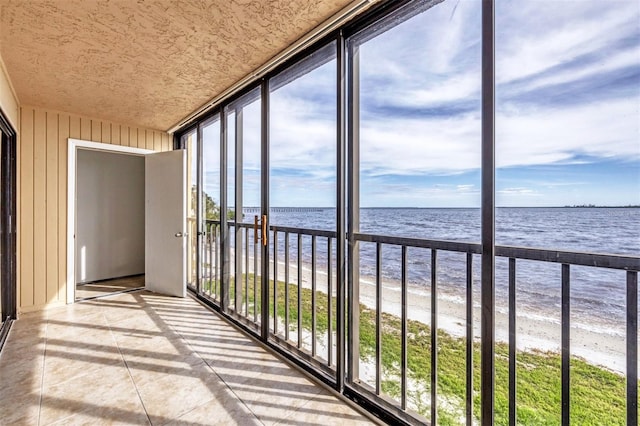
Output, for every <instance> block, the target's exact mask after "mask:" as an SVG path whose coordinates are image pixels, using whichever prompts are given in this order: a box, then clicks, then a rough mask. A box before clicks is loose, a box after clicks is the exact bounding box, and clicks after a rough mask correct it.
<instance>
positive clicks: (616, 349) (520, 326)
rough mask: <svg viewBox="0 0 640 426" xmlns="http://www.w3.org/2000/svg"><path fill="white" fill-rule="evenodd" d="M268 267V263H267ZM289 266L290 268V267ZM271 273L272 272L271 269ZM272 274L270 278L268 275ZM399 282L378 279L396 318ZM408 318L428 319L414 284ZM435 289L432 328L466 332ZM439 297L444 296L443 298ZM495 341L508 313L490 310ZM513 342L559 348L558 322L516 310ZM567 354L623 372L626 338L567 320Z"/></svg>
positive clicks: (307, 274)
mask: <svg viewBox="0 0 640 426" xmlns="http://www.w3.org/2000/svg"><path fill="white" fill-rule="evenodd" d="M297 269H298V267H297V265H296V264H293V263H292V264H291V265H290V272H289V284H297ZM270 270H271V271H273V262H271V263H270ZM294 271H295V272H294ZM271 274H272V273H271ZM316 274H317V275H316V291H323V292H325V293H326V291H327V278H326V277H327V272H326V271H325V270H323V269H322V268H319V267H318V268H316ZM272 278H273V277H272ZM371 278H372V277H360V297H359V301H360V303H361V304H363V305H365V306H366V307H367V308H369V309H373V310H375V309H376V286H375V278H373V280H371ZM277 279H278V281H282V282H284V262H281V261H278V277H277ZM302 287H303V288H306V289H310V288H311V268H310V266H309V265H306V264H304V263H303V266H302ZM400 288H401V287H400V282H394V281H390V280H383V282H382V298H383V305H382V306H383V311H384V312H387V313H389V314H392V315H395V316H397V317H400V316H401V292H400ZM407 290H408V295H409V297H408V306H407V317H408V319H411V320H415V321H419V322H421V323H423V324H426V325H430V324H431V296H430V294H428V292H427V291H425V290H424V289H422V288H421V287H418V286H416V285H411V284H409V285H408V289H407ZM442 293H443V292H442V291H439V295H438V296H439V297H438V302H437V303H438V307H437V309H438V315H437V321H438V323H437V328H438V329H439V330H443V331H445V332H446V333H447V334H449V335H451V336H453V337H458V338H464V337H465V336H466V304H465V303H464V302H457V301H454V300H452V299H453V298H452V297H447V295H446V294H442ZM333 296H334V297H335V275H334V279H333ZM443 296H444V297H443ZM473 324H474V327H473V329H474V331H473V335H474V341H476V342H477V341H479V340H480V339H479V336H480V307H479V306H477V305H475V304H474V309H473ZM495 324H496V328H495V337H496V342H499V343H507V344H508V341H509V330H508V324H509V317H508V314H506V313H504V312H501V311H500V310H499V309H496V313H495ZM516 328H517V331H516V336H517V338H516V346H517V349H518V350H520V351H541V352H555V353H560V347H561V327H560V324H559V323H558V322H557V321H556V322H554V321H550V320H543V319H542V318H540V319H538V318H535V315H531V314H530V313H524V314H523V313H519V314H517V315H516ZM571 355H572V357H573V356H575V357H580V358H582V359H584V360H585V361H587V362H588V363H590V364H593V365H596V366H599V367H602V368H605V369H607V370H609V371H613V372H615V373H617V374H622V375H624V374H625V371H626V342H625V337H624V336H620V335H617V334H615V333H607V332H599V331H595V330H592V329H587V328H586V327H581V326H580V324H571Z"/></svg>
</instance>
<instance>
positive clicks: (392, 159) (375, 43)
mask: <svg viewBox="0 0 640 426" xmlns="http://www.w3.org/2000/svg"><path fill="white" fill-rule="evenodd" d="M496 7H497V11H496V13H497V15H496V30H497V34H496V84H497V90H496V99H497V107H496V149H497V153H496V163H497V170H496V179H497V180H496V189H497V192H496V202H497V204H498V205H499V206H562V205H567V204H569V205H572V204H598V205H627V204H640V2H637V1H635V0H625V1H615V0H609V1H607V2H602V1H563V0H553V1H526V2H525V1H508V0H502V1H499V2H496ZM360 64H361V69H360V72H361V80H360V89H361V104H360V105H361V108H360V117H361V126H360V135H361V163H360V179H361V205H362V206H387V207H391V206H399V207H403V206H417V207H467V206H470V207H478V206H479V205H480V170H479V169H480V83H481V82H480V2H479V1H473V0H460V1H449V0H446V1H444V2H442V3H440V4H438V5H436V6H434V7H433V8H431V9H429V10H428V11H426V12H424V13H422V14H420V15H417V16H415V17H413V18H412V19H410V20H408V21H406V22H403V23H402V24H400V25H398V26H396V27H394V28H392V29H390V30H389V31H387V32H385V33H383V34H381V35H379V36H377V37H376V38H374V39H371V40H368V41H366V42H363V43H362V44H361V45H360ZM254 109H256V111H254V112H253V113H249V111H247V112H246V113H245V115H248V116H253V115H255V117H254V119H253V120H252V119H247V118H245V124H246V126H245V141H246V152H247V154H246V155H245V159H244V160H245V161H244V165H245V167H246V169H247V172H246V179H245V193H246V196H245V205H255V204H257V202H258V194H259V192H258V184H259V181H258V179H257V176H258V175H257V170H258V168H259V155H255V154H256V153H257V152H259V135H260V132H259V110H257V108H254ZM252 114H253V115H252ZM271 114H272V120H271V123H270V131H271V144H272V150H271V158H270V160H271V183H272V186H271V192H270V194H271V204H272V205H274V206H284V205H292V206H318V205H320V206H334V205H335V115H336V113H335V62H329V63H327V64H326V65H324V66H322V67H320V68H318V69H316V70H314V71H312V72H311V73H308V74H306V75H305V76H303V77H301V78H299V79H297V80H295V81H294V82H292V83H290V84H288V85H287V86H284V87H283V88H280V89H278V90H277V91H275V92H273V93H272V94H271ZM205 161H206V159H205ZM210 181H211V184H214V183H215V182H217V181H216V180H215V178H212V179H210Z"/></svg>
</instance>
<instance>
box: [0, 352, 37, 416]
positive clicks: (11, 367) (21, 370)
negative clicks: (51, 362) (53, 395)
mask: <svg viewBox="0 0 640 426" xmlns="http://www.w3.org/2000/svg"><path fill="white" fill-rule="evenodd" d="M44 359H45V357H44V351H41V350H32V351H28V350H26V349H24V348H19V349H18V350H16V349H15V348H12V347H11V346H9V344H7V345H6V346H5V348H4V349H3V350H2V354H1V355H0V383H1V384H2V385H0V405H2V404H3V401H4V399H3V398H4V397H6V396H7V395H9V394H21V395H22V394H27V393H31V392H40V388H41V387H42V371H43V364H44Z"/></svg>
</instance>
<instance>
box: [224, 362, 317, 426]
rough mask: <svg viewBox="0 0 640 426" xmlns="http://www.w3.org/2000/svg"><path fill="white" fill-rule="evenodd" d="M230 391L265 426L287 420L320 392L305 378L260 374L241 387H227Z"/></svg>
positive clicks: (237, 385) (234, 385)
mask: <svg viewBox="0 0 640 426" xmlns="http://www.w3.org/2000/svg"><path fill="white" fill-rule="evenodd" d="M230 386H231V388H232V389H233V392H234V393H235V394H236V395H237V396H238V397H239V398H240V399H241V400H242V402H244V403H245V404H246V405H247V406H248V407H249V409H250V410H251V412H253V413H254V414H255V415H256V417H258V419H259V420H260V421H261V422H262V423H264V424H265V425H270V424H275V423H277V422H278V421H280V420H282V419H284V418H287V417H289V416H290V415H291V413H292V412H294V411H296V410H297V409H298V408H299V407H301V406H302V405H304V404H305V403H307V402H308V401H310V400H312V399H313V398H315V397H316V396H317V395H318V394H319V393H320V392H322V390H321V389H320V388H319V387H318V386H316V385H315V384H314V383H312V382H310V381H309V380H308V379H306V378H304V377H302V376H300V375H298V376H288V377H282V376H277V375H273V374H269V373H263V374H260V375H258V376H257V377H254V378H253V379H251V381H248V382H245V383H242V384H235V383H231V384H230Z"/></svg>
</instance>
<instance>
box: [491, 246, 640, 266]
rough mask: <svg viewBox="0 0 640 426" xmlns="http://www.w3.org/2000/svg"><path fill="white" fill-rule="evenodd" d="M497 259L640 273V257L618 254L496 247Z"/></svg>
mask: <svg viewBox="0 0 640 426" xmlns="http://www.w3.org/2000/svg"><path fill="white" fill-rule="evenodd" d="M496 257H509V258H515V259H522V260H536V261H540V262H553V263H566V264H570V265H574V266H593V267H596V268H609V269H621V270H625V271H640V257H635V256H626V255H618V254H600V253H581V252H572V251H560V250H547V249H541V248H529V247H514V246H496Z"/></svg>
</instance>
